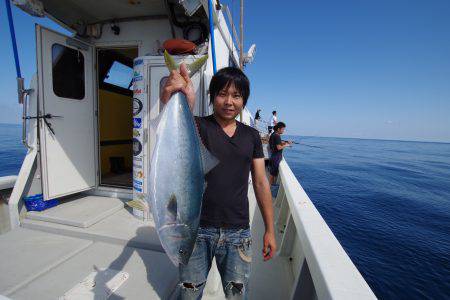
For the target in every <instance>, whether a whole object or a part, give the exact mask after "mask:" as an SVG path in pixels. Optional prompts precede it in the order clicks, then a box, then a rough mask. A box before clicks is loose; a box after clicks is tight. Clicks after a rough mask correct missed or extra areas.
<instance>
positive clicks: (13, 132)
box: [0, 123, 27, 176]
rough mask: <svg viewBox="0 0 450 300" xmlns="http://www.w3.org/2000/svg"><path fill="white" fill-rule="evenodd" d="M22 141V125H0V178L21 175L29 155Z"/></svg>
mask: <svg viewBox="0 0 450 300" xmlns="http://www.w3.org/2000/svg"><path fill="white" fill-rule="evenodd" d="M21 140H22V126H21V125H13V124H1V123H0V176H7V175H17V174H19V170H20V167H21V166H22V161H23V159H24V157H25V154H26V153H27V150H26V149H25V147H24V145H23V144H22V142H21Z"/></svg>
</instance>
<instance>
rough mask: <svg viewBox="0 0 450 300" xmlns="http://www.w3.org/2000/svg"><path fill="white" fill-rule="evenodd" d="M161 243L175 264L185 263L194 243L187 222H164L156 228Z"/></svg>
mask: <svg viewBox="0 0 450 300" xmlns="http://www.w3.org/2000/svg"><path fill="white" fill-rule="evenodd" d="M158 235H159V238H160V241H161V245H162V247H163V248H164V250H165V252H166V254H167V256H168V257H169V258H170V260H171V261H172V263H173V264H174V265H175V266H178V265H179V264H184V265H185V264H187V262H188V261H189V258H190V256H191V254H192V250H193V248H194V244H195V238H194V237H193V235H192V233H191V230H190V227H189V226H188V225H187V224H180V223H172V222H171V223H166V224H164V225H163V226H161V227H160V228H158Z"/></svg>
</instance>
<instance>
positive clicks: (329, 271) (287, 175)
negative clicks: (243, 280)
mask: <svg viewBox="0 0 450 300" xmlns="http://www.w3.org/2000/svg"><path fill="white" fill-rule="evenodd" d="M279 170H280V174H279V183H280V188H279V190H278V194H277V198H276V206H278V207H279V208H280V210H279V214H278V218H277V221H276V224H277V228H278V229H279V230H280V231H281V232H282V239H281V244H280V249H279V253H278V254H279V255H280V256H292V255H293V251H295V250H294V245H295V244H296V242H298V243H299V244H300V248H301V249H300V251H297V253H301V255H302V257H301V258H300V260H301V261H300V262H299V268H300V269H299V270H298V273H297V277H296V281H295V282H294V287H293V289H292V295H291V299H298V297H300V296H301V295H302V290H303V291H304V290H305V286H304V285H305V281H308V279H309V280H310V281H311V280H312V281H311V285H312V287H310V288H313V289H314V291H315V295H316V296H317V298H318V299H376V297H375V295H374V294H373V292H372V290H371V289H370V287H369V285H368V284H367V283H366V281H365V280H364V278H363V277H362V275H361V274H360V273H359V271H358V269H357V268H356V266H355V265H354V264H353V262H352V261H351V259H350V258H349V257H348V255H347V253H346V252H345V250H344V249H343V248H342V246H341V244H340V243H339V241H338V240H337V239H336V237H335V236H334V234H333V232H332V231H331V229H330V228H329V227H328V225H327V224H326V222H325V220H324V219H323V218H322V216H321V215H320V213H319V212H318V211H317V209H316V207H315V206H314V204H313V203H312V202H311V200H310V199H309V197H308V195H307V194H306V193H305V191H304V190H303V188H302V186H301V185H300V183H299V182H298V180H297V179H296V177H295V176H294V174H293V173H292V170H291V169H290V168H289V166H288V164H287V163H286V161H285V160H284V159H283V160H282V161H281V163H280V168H279ZM305 270H306V271H305ZM305 273H309V274H310V276H305ZM303 298H304V297H303ZM312 298H315V297H314V296H312Z"/></svg>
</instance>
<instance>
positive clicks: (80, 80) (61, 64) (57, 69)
mask: <svg viewBox="0 0 450 300" xmlns="http://www.w3.org/2000/svg"><path fill="white" fill-rule="evenodd" d="M52 78H53V92H54V93H55V95H56V96H58V97H62V98H70V99H77V100H81V99H83V98H84V56H83V53H81V52H80V51H78V50H76V49H72V48H69V47H66V46H63V45H60V44H53V46H52Z"/></svg>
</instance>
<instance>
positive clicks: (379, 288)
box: [284, 137, 450, 299]
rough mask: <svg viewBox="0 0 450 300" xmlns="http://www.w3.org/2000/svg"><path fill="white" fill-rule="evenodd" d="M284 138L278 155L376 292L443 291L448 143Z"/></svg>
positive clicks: (449, 295) (447, 255) (420, 294)
mask: <svg viewBox="0 0 450 300" xmlns="http://www.w3.org/2000/svg"><path fill="white" fill-rule="evenodd" d="M289 138H291V139H293V140H295V141H297V142H299V143H300V144H298V145H293V147H292V148H291V149H288V150H286V151H284V156H285V159H286V161H287V162H288V164H289V166H290V167H291V169H292V171H293V173H294V174H295V176H296V177H297V179H298V180H299V181H300V183H301V185H302V186H303V188H304V189H305V191H306V192H307V194H308V195H309V197H310V198H311V200H312V201H313V203H314V204H315V206H316V207H317V209H318V210H319V212H320V213H321V215H322V216H323V218H324V219H325V221H326V222H327V223H328V225H329V227H330V228H331V230H332V231H333V233H334V234H335V235H336V237H337V239H338V240H339V241H340V242H341V244H342V246H343V247H344V249H345V250H346V252H347V253H348V254H349V256H350V257H351V259H352V261H353V262H354V263H355V265H356V266H357V268H358V269H359V271H360V272H361V274H362V275H363V277H364V278H365V279H366V281H367V282H368V284H369V285H370V287H371V288H372V290H373V291H374V293H375V294H376V296H377V297H379V298H381V299H450V144H443V143H421V142H401V141H383V140H362V139H343V138H318V137H302V138H301V137H289Z"/></svg>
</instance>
